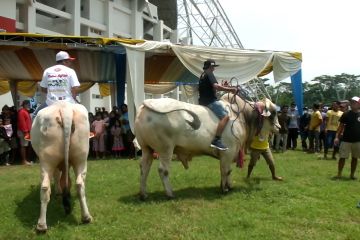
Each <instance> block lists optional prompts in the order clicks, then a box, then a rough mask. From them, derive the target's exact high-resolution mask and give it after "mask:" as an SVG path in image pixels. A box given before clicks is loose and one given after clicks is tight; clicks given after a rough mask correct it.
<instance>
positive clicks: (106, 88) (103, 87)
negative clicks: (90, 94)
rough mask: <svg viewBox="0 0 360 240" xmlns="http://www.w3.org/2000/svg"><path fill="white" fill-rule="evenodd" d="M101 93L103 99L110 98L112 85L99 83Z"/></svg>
mask: <svg viewBox="0 0 360 240" xmlns="http://www.w3.org/2000/svg"><path fill="white" fill-rule="evenodd" d="M99 92H100V95H101V96H103V97H107V96H110V84H108V83H99Z"/></svg>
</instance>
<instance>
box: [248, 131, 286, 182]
mask: <svg viewBox="0 0 360 240" xmlns="http://www.w3.org/2000/svg"><path fill="white" fill-rule="evenodd" d="M269 135H270V133H269V132H263V131H261V132H260V133H259V134H258V135H256V136H255V137H254V138H253V140H252V142H251V145H250V150H251V155H250V156H251V159H250V162H249V166H248V174H247V178H250V175H251V172H252V170H253V168H254V166H255V165H256V162H257V161H258V160H259V158H260V155H262V156H263V157H264V158H265V161H266V163H267V164H268V166H269V169H270V172H271V177H272V179H273V180H278V181H281V180H282V177H278V176H276V174H275V165H274V158H273V156H272V154H271V150H270V147H269Z"/></svg>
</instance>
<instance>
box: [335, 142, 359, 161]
mask: <svg viewBox="0 0 360 240" xmlns="http://www.w3.org/2000/svg"><path fill="white" fill-rule="evenodd" d="M350 153H351V157H353V158H360V142H354V143H351V142H341V143H340V149H339V157H340V158H345V159H346V158H348V157H349V155H350Z"/></svg>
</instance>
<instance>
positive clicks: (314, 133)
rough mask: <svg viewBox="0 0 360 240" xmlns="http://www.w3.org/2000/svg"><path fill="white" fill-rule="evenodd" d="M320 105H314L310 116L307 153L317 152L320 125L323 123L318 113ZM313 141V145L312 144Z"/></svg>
mask: <svg viewBox="0 0 360 240" xmlns="http://www.w3.org/2000/svg"><path fill="white" fill-rule="evenodd" d="M319 109H320V104H318V103H314V105H313V113H312V114H311V118H310V124H309V145H310V146H309V153H314V152H319V151H320V149H319V145H320V142H319V141H320V140H319V135H320V125H321V123H322V121H323V119H322V116H321V113H320V110H319ZM314 140H315V144H314Z"/></svg>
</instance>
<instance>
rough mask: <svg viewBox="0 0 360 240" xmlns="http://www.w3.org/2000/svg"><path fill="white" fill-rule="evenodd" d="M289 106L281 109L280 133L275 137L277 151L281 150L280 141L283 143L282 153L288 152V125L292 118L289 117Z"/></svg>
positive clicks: (279, 118) (279, 116)
mask: <svg viewBox="0 0 360 240" xmlns="http://www.w3.org/2000/svg"><path fill="white" fill-rule="evenodd" d="M288 108H289V107H288V106H286V105H284V106H282V107H281V113H280V114H279V115H278V120H279V124H280V129H279V133H277V134H276V137H275V139H276V140H275V141H276V144H275V150H276V151H279V150H280V141H282V152H285V151H286V144H287V137H288V125H289V121H290V117H289V116H288V114H287V113H288Z"/></svg>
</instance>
